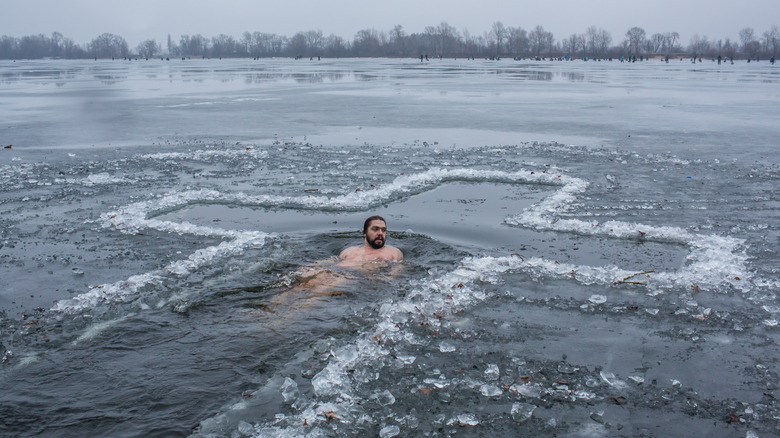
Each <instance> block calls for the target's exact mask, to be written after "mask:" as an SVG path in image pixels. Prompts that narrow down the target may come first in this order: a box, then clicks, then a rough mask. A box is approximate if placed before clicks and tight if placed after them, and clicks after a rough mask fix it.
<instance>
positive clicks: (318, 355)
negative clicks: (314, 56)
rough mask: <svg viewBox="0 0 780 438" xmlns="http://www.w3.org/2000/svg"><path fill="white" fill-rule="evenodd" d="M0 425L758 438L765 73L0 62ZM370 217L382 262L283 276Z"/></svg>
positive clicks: (345, 242)
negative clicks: (305, 284) (379, 268)
mask: <svg viewBox="0 0 780 438" xmlns="http://www.w3.org/2000/svg"><path fill="white" fill-rule="evenodd" d="M0 101H1V102H2V105H0V120H2V123H1V124H0V145H2V146H8V145H12V147H6V148H3V149H2V150H0V211H1V212H2V214H1V215H0V224H1V225H2V227H0V312H2V313H0V361H1V364H0V417H2V418H3V422H2V424H0V435H2V436H31V435H35V436H57V437H64V436H74V437H76V436H128V437H130V436H145V437H148V436H190V435H194V436H202V437H207V436H208V437H223V436H224V437H243V436H247V437H248V436H301V435H310V436H377V435H379V436H382V437H392V436H451V435H456V436H559V437H569V436H570V437H581V436H589V437H591V436H592V437H600V436H656V437H665V436H701V437H733V436H772V435H777V434H778V433H780V404H778V402H777V398H778V397H780V391H779V390H778V384H780V377H779V374H778V373H780V369H779V367H780V355H779V354H778V351H779V350H778V341H780V327H778V325H779V322H778V321H780V302H779V300H778V297H777V293H778V290H779V288H780V281H779V280H780V278H779V277H778V269H779V268H780V256H779V255H778V253H777V250H778V247H779V245H778V243H780V220H778V208H779V207H780V195H778V188H779V187H780V185H779V184H778V182H779V181H780V154H778V139H780V123H778V121H777V114H779V113H780V103H779V102H780V67H777V66H771V65H770V64H769V63H768V62H760V63H755V62H754V63H745V62H738V63H735V64H733V65H732V64H722V65H718V64H717V63H715V62H710V61H704V62H702V63H697V64H691V63H690V62H689V61H679V60H676V61H670V62H669V63H668V64H667V63H664V62H661V61H647V62H637V63H634V64H629V63H620V62H617V61H614V62H582V61H573V62H550V61H541V62H530V61H512V60H501V61H482V60H474V61H471V60H452V59H449V60H432V61H430V62H425V63H421V62H419V60H388V59H345V60H322V61H316V60H312V61H309V60H298V61H295V60H291V59H273V60H260V61H253V60H172V61H162V60H150V61H132V62H130V61H107V60H105V61H17V62H7V61H3V62H0ZM372 214H380V215H382V216H384V217H385V218H387V220H388V227H389V230H390V233H389V242H388V243H390V244H392V245H395V246H397V247H399V248H400V249H401V250H402V251H403V252H404V254H405V261H404V262H403V263H402V269H401V270H400V273H398V274H397V275H389V273H387V272H378V273H374V274H366V273H361V272H350V271H348V270H347V271H346V272H342V271H339V272H337V274H338V275H341V276H344V277H345V278H346V281H345V282H343V283H342V284H339V285H338V288H336V289H337V290H336V289H334V291H333V292H334V293H333V294H332V295H327V296H318V297H313V296H310V295H307V294H306V293H305V292H302V293H299V292H298V291H299V289H300V288H299V287H298V286H300V285H301V283H300V280H299V279H298V277H297V275H296V272H297V271H299V270H301V269H305V268H306V267H307V266H308V265H310V264H311V263H314V262H317V261H319V260H323V259H329V258H332V257H335V256H336V255H338V254H339V252H340V251H341V250H343V249H344V248H346V247H348V246H350V245H356V244H360V243H361V233H360V231H359V229H360V227H361V226H362V223H363V220H364V219H365V217H367V216H369V215H372Z"/></svg>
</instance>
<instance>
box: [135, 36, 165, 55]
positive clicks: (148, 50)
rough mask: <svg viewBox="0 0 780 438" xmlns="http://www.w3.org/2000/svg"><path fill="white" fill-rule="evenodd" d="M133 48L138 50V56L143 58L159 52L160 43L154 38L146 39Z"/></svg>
mask: <svg viewBox="0 0 780 438" xmlns="http://www.w3.org/2000/svg"><path fill="white" fill-rule="evenodd" d="M135 50H136V52H138V56H141V57H144V58H153V57H155V56H157V55H158V54H159V53H160V52H161V49H160V45H159V44H157V41H155V40H146V41H144V42H142V43H141V44H139V45H138V48H136V49H135Z"/></svg>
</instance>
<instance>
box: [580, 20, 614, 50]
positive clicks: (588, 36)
mask: <svg viewBox="0 0 780 438" xmlns="http://www.w3.org/2000/svg"><path fill="white" fill-rule="evenodd" d="M610 44H612V36H611V35H610V34H609V32H607V31H606V30H604V29H600V28H599V29H597V28H596V26H590V27H588V29H587V30H586V31H585V52H586V53H588V54H589V55H590V56H606V55H607V51H608V50H609V46H610Z"/></svg>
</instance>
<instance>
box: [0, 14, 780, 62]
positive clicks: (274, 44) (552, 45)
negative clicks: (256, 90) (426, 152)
mask: <svg viewBox="0 0 780 438" xmlns="http://www.w3.org/2000/svg"><path fill="white" fill-rule="evenodd" d="M679 39H680V36H679V34H678V33H677V32H668V33H654V34H652V35H648V34H647V33H646V32H645V30H644V29H642V28H640V27H632V28H630V29H629V30H628V31H627V32H626V33H625V35H624V37H623V39H622V40H621V41H618V42H613V39H612V36H611V35H610V34H609V32H607V31H605V30H603V29H600V28H597V27H595V26H591V27H589V28H588V29H587V30H586V31H585V33H581V34H572V35H570V36H568V37H566V38H563V39H561V40H556V39H555V38H554V37H553V34H552V32H548V31H546V30H545V29H544V28H543V27H542V26H536V27H534V28H533V29H531V30H530V31H526V30H525V29H523V28H521V27H510V26H504V25H503V24H502V23H501V22H500V21H497V22H495V23H493V25H492V27H491V29H490V31H488V32H484V33H482V34H481V35H472V34H470V33H469V32H468V31H467V30H463V31H458V30H457V29H455V28H454V27H452V26H450V25H449V24H447V23H446V22H442V23H441V24H440V25H438V26H428V27H426V28H425V31H424V32H422V33H412V34H407V33H406V32H405V31H404V29H403V26H401V25H397V26H395V27H393V29H391V30H389V31H377V30H375V29H364V30H361V31H359V32H358V33H357V34H356V35H355V37H354V38H353V39H352V40H351V41H348V40H345V39H344V38H342V37H340V36H338V35H333V34H331V35H328V36H324V35H323V33H322V31H320V30H310V31H305V32H298V33H296V34H295V35H293V36H292V37H286V36H283V35H277V34H270V33H263V32H244V34H243V35H242V36H241V38H239V39H236V38H234V37H232V36H230V35H224V34H222V35H219V36H215V37H212V38H206V37H204V36H202V35H200V34H196V35H181V36H180V38H179V41H178V42H177V41H174V40H173V39H172V38H171V36H170V35H169V36H168V41H166V46H165V48H164V49H163V47H162V45H161V44H160V43H158V42H157V41H155V40H153V39H151V40H146V41H144V42H142V43H140V44H139V45H138V46H137V47H135V48H134V49H131V48H130V47H129V46H128V44H127V41H125V39H124V38H122V37H121V36H118V35H114V34H111V33H104V34H102V35H99V36H98V37H96V38H95V39H93V40H92V41H91V42H89V43H88V44H86V46H81V45H78V44H76V43H74V42H73V40H72V39H70V38H66V37H64V36H63V35H62V34H61V33H59V32H54V33H52V34H51V36H46V35H42V34H40V35H29V36H23V37H21V38H16V37H10V36H5V35H4V36H2V37H0V59H41V58H136V57H141V58H153V57H205V58H222V57H253V58H260V57H280V56H288V57H317V56H325V57H420V56H426V57H480V58H483V57H490V58H494V57H516V58H527V57H548V56H549V57H563V56H569V57H572V58H586V57H589V58H608V57H620V56H625V57H631V56H636V57H640V56H643V57H648V56H659V55H660V56H673V57H674V56H686V57H712V58H715V57H718V56H722V57H724V58H748V59H756V58H760V57H764V58H769V57H774V56H776V55H777V52H778V46H780V29H778V26H777V25H774V26H772V27H771V28H770V29H769V30H767V31H765V32H763V33H762V34H761V35H758V34H756V32H755V31H754V30H753V28H750V27H746V28H744V29H742V30H741V31H740V32H739V38H738V40H731V39H730V38H725V39H718V40H710V39H708V38H707V37H706V36H700V35H698V34H697V35H694V36H693V37H692V38H691V40H690V42H689V43H688V45H687V46H683V45H682V43H681V42H680V41H679Z"/></svg>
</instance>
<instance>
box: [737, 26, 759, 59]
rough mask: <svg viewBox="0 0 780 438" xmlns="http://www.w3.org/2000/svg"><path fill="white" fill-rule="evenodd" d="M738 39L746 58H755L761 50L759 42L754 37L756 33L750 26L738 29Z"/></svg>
mask: <svg viewBox="0 0 780 438" xmlns="http://www.w3.org/2000/svg"><path fill="white" fill-rule="evenodd" d="M739 40H740V42H741V43H742V53H744V54H745V55H746V56H747V57H748V58H755V57H756V56H757V55H758V52H759V50H761V43H759V42H758V40H757V39H756V33H755V31H754V30H753V28H752V27H746V28H744V29H742V30H740V31H739Z"/></svg>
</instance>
